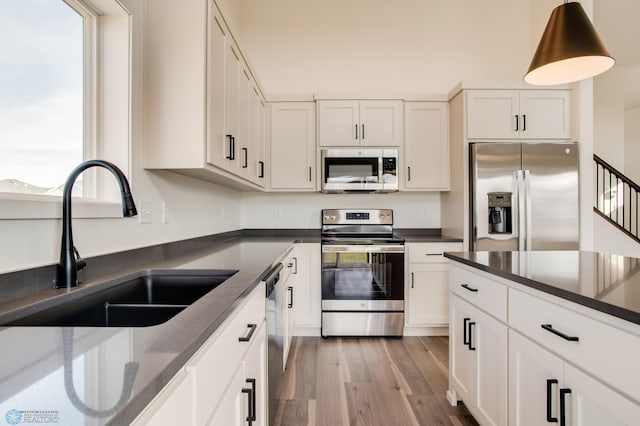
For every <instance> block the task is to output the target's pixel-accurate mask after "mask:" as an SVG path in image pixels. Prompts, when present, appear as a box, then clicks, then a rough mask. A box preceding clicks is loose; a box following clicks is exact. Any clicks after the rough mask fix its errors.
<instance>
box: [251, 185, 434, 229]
mask: <svg viewBox="0 0 640 426" xmlns="http://www.w3.org/2000/svg"><path fill="white" fill-rule="evenodd" d="M355 207H360V208H374V209H375V208H391V209H393V213H394V227H396V228H439V227H440V193H439V192H426V193H425V192H422V193H406V192H395V193H391V194H319V193H287V194H282V193H280V194H268V193H267V194H263V193H243V194H242V227H243V228H316V229H318V228H320V210H321V209H333V208H355ZM276 209H280V211H281V216H280V217H277V214H276Z"/></svg>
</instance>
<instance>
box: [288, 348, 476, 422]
mask: <svg viewBox="0 0 640 426" xmlns="http://www.w3.org/2000/svg"><path fill="white" fill-rule="evenodd" d="M448 344H449V340H448V338H447V337H403V338H402V339H395V338H392V339H384V338H329V339H322V338H320V337H295V338H294V340H293V343H292V347H291V351H290V353H289V360H288V361H287V368H286V371H285V375H284V379H283V382H282V387H281V389H280V395H279V397H280V400H279V408H278V412H277V414H276V424H277V425H282V426H285V425H291V426H301V425H310V426H325V425H326V426H333V425H363V426H364V425H366V426H375V425H380V426H389V425H402V426H405V425H420V426H422V425H428V426H431V425H477V423H476V421H475V420H474V419H473V417H472V416H471V415H470V414H469V412H468V411H467V409H466V408H465V407H464V405H462V404H459V405H458V406H457V407H452V406H451V405H449V403H448V401H447V399H446V396H445V394H446V390H447V387H448V350H449V347H448Z"/></svg>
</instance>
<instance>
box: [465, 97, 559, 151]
mask: <svg viewBox="0 0 640 426" xmlns="http://www.w3.org/2000/svg"><path fill="white" fill-rule="evenodd" d="M466 96H467V98H466V101H467V137H468V138H469V139H569V138H570V137H571V115H570V100H571V92H570V91H569V90H468V91H467V92H466Z"/></svg>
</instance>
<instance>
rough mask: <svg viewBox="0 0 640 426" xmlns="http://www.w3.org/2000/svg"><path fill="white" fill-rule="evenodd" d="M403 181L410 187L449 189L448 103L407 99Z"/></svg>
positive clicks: (406, 186) (410, 188)
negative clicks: (408, 100)
mask: <svg viewBox="0 0 640 426" xmlns="http://www.w3.org/2000/svg"><path fill="white" fill-rule="evenodd" d="M404 119H405V131H404V165H405V172H404V179H403V180H402V182H403V183H404V188H402V189H403V190H407V191H429V190H435V191H446V190H448V189H449V105H448V103H447V102H405V104H404Z"/></svg>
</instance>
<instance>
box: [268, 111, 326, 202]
mask: <svg viewBox="0 0 640 426" xmlns="http://www.w3.org/2000/svg"><path fill="white" fill-rule="evenodd" d="M270 109H271V132H270V145H271V165H270V168H271V171H270V175H271V186H270V189H272V190H281V191H315V190H316V170H315V167H316V163H315V158H316V105H315V103H314V102H272V103H270Z"/></svg>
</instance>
